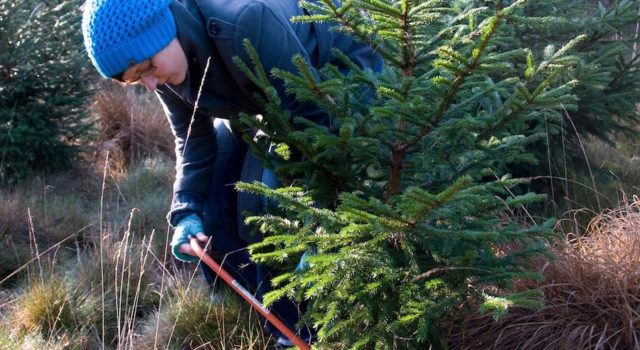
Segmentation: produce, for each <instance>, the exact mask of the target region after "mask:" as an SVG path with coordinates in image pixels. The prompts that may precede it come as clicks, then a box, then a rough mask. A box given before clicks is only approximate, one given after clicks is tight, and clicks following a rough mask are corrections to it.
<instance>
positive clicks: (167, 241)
mask: <svg viewBox="0 0 640 350" xmlns="http://www.w3.org/2000/svg"><path fill="white" fill-rule="evenodd" d="M170 230H171V227H170V226H169V224H167V234H166V235H165V240H164V256H163V257H162V265H161V266H162V267H163V268H162V279H161V281H160V300H159V301H158V314H157V317H156V331H155V335H154V337H153V348H154V349H157V348H158V331H159V329H160V310H162V301H163V299H164V298H163V297H164V279H165V274H166V272H167V269H166V268H165V265H166V263H167V256H168V254H167V253H168V251H169V249H168V247H169V232H170ZM151 255H152V256H153V252H151ZM154 257H155V256H154Z"/></svg>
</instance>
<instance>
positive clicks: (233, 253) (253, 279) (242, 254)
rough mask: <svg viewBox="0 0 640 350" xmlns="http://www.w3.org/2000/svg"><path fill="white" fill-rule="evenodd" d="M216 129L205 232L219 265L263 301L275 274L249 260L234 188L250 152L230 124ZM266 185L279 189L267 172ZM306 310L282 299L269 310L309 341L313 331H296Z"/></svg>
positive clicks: (207, 273)
mask: <svg viewBox="0 0 640 350" xmlns="http://www.w3.org/2000/svg"><path fill="white" fill-rule="evenodd" d="M214 126H215V128H216V132H217V140H218V149H217V154H216V164H215V168H214V174H213V177H212V180H211V189H210V191H209V195H208V196H207V198H206V202H205V214H204V220H203V221H204V229H205V232H207V233H208V234H209V235H210V236H211V237H210V239H211V246H212V247H213V248H212V249H215V251H216V253H217V255H218V256H219V259H218V260H220V261H218V263H220V265H221V266H222V267H223V268H224V269H225V270H226V271H227V272H229V273H230V274H231V275H232V276H233V278H235V279H236V280H237V281H238V282H240V284H242V285H243V286H244V287H245V288H246V289H247V290H249V291H251V292H252V293H254V296H255V297H256V298H257V299H258V300H260V301H262V297H263V295H265V294H266V293H268V292H269V291H271V289H272V286H271V278H272V274H271V271H270V270H269V268H268V267H267V266H264V265H261V264H256V263H254V262H253V261H251V260H250V258H249V252H248V251H247V249H246V248H247V246H248V243H247V242H246V240H243V239H242V238H241V237H240V235H239V225H242V222H243V220H238V216H239V215H240V213H238V209H237V208H238V193H237V191H236V190H235V187H234V185H235V183H236V182H238V181H239V180H240V177H241V174H242V168H243V164H244V161H245V158H246V157H247V154H248V152H250V150H248V146H247V144H246V143H245V142H244V141H243V140H242V139H241V137H240V135H239V133H238V132H235V131H234V130H233V129H232V128H231V126H230V123H229V121H228V120H224V119H215V120H214ZM274 181H276V183H274ZM263 182H264V183H265V184H266V185H269V186H277V185H278V183H277V178H276V177H275V174H273V172H271V171H268V170H266V169H265V170H264V172H263ZM200 268H201V270H202V273H203V274H204V278H205V280H206V281H207V283H208V284H209V285H210V286H211V287H212V288H214V289H215V288H218V286H217V284H218V283H219V281H218V279H216V277H217V276H216V274H215V273H214V272H213V271H212V270H211V269H210V268H209V267H208V266H206V265H205V264H204V263H200ZM304 308H305V305H304V304H297V303H295V302H293V301H292V300H290V299H287V298H282V299H280V300H278V301H276V302H274V303H273V304H271V305H270V307H269V309H270V310H271V312H272V313H274V314H275V315H276V316H278V317H279V318H280V320H281V321H282V322H283V323H284V324H286V325H287V326H288V327H289V328H290V329H291V330H294V332H296V331H297V333H298V335H299V336H300V337H301V338H303V339H305V340H308V339H311V338H312V337H313V332H312V330H311V328H310V327H301V328H300V329H297V328H296V325H297V323H298V321H299V320H300V316H301V315H302V314H303V313H304ZM266 328H267V329H268V330H269V331H270V332H271V333H272V334H273V335H275V336H276V338H277V337H278V336H283V335H282V334H281V333H280V331H278V330H277V328H276V327H275V326H273V325H272V324H271V323H269V322H266Z"/></svg>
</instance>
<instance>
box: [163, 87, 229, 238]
mask: <svg viewBox="0 0 640 350" xmlns="http://www.w3.org/2000/svg"><path fill="white" fill-rule="evenodd" d="M157 95H158V97H159V99H160V101H161V103H162V107H163V109H164V112H165V114H166V116H167V118H168V120H169V124H170V125H171V129H172V131H173V134H174V136H175V152H176V178H175V181H174V184H173V200H172V203H171V209H170V211H169V214H168V215H167V219H168V221H169V223H170V224H171V225H173V226H175V225H176V224H177V223H178V222H179V221H180V220H181V219H182V218H183V217H184V216H186V215H188V214H190V213H196V214H198V215H199V216H200V217H203V212H204V198H205V197H206V195H207V193H208V191H209V187H210V183H211V177H212V174H213V168H214V166H215V157H216V149H217V142H216V131H215V128H214V127H213V122H212V119H211V118H209V117H208V116H206V115H204V114H202V113H196V114H195V116H194V118H193V123H191V116H192V114H193V111H192V107H190V106H188V105H187V104H186V103H185V102H183V101H181V100H179V99H178V98H177V97H174V96H172V95H171V94H170V93H168V92H163V91H160V90H157ZM190 124H191V126H190Z"/></svg>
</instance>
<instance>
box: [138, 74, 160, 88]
mask: <svg viewBox="0 0 640 350" xmlns="http://www.w3.org/2000/svg"><path fill="white" fill-rule="evenodd" d="M140 82H141V83H142V85H144V87H146V88H147V90H149V91H156V88H157V87H158V78H156V77H154V76H153V75H150V76H148V77H144V78H141V79H140Z"/></svg>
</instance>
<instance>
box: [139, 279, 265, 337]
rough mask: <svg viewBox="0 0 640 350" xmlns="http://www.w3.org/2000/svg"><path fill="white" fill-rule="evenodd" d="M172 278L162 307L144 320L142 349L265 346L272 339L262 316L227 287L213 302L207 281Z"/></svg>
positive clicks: (141, 333) (142, 325)
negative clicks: (220, 296) (263, 326)
mask: <svg viewBox="0 0 640 350" xmlns="http://www.w3.org/2000/svg"><path fill="white" fill-rule="evenodd" d="M187 282H188V278H184V277H182V278H180V277H178V278H172V279H171V281H170V282H169V283H168V284H167V286H166V291H165V293H164V295H165V301H164V306H163V308H162V309H161V310H160V311H158V312H156V313H154V314H153V315H149V317H147V318H146V319H145V321H143V322H142V323H141V326H140V329H139V331H138V334H139V335H138V337H137V339H136V343H135V344H136V347H139V348H141V349H153V348H154V346H156V347H157V348H168V349H196V348H197V349H265V348H267V347H268V345H269V344H270V343H272V342H273V339H271V337H270V336H269V335H268V333H267V332H266V331H264V329H263V328H262V325H261V322H262V319H261V318H259V316H258V314H257V312H255V311H253V310H251V309H250V308H249V306H248V305H246V303H245V302H244V301H241V300H240V299H239V297H237V296H236V295H235V294H233V292H232V291H230V290H228V289H222V292H221V295H222V298H221V301H216V302H213V303H212V299H211V298H212V293H211V290H210V289H209V287H208V286H206V285H205V283H204V281H203V280H202V279H201V278H199V279H194V281H193V283H191V285H190V286H189V284H188V283H187Z"/></svg>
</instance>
